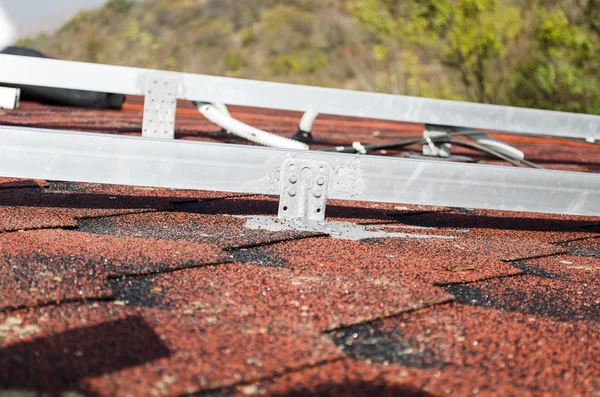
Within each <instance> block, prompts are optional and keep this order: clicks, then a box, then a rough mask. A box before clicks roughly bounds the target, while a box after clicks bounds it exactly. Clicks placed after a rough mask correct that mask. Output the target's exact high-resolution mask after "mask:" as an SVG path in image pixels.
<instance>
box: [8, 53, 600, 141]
mask: <svg viewBox="0 0 600 397" xmlns="http://www.w3.org/2000/svg"><path fill="white" fill-rule="evenodd" d="M151 73H157V72H156V71H153V70H148V69H137V68H130V67H121V66H109V65H100V64H90V63H81V62H72V61H62V60H54V59H40V58H29V57H20V56H15V55H0V82H4V83H10V84H27V85H34V86H47V87H58V88H70V89H80V90H89V91H102V92H112V93H119V94H128V95H144V94H145V93H146V84H147V80H148V79H147V78H148V76H149V74H151ZM160 73H164V76H165V77H170V78H177V79H179V81H180V84H179V90H178V95H177V96H178V98H180V99H188V100H195V101H205V102H213V103H214V102H219V103H226V104H231V105H244V106H256V107H264V108H272V109H284V110H295V111H303V112H304V111H317V112H320V113H324V114H333V115H341V116H355V117H368V118H377V119H386V120H397V121H403V122H411V123H420V124H435V125H445V126H453V127H463V128H477V129H483V130H494V131H502V132H507V133H516V134H519V133H522V134H529V135H542V136H560V137H567V138H577V139H588V140H598V139H600V116H592V115H584V114H575V113H564V112H553V111H546V110H536V109H525V108H516V107H508V106H497V105H484V104H477V103H468V102H456V101H446V100H438V99H428V98H418V97H408V96H399V95H388V94H376V93H368V92H359V91H350V90H341V89H332V88H321V87H310V86H300V85H292V84H281V83H272V82H264V81H255V80H243V79H235V78H227V77H216V76H206V75H198V74H189V73H174V72H160Z"/></svg>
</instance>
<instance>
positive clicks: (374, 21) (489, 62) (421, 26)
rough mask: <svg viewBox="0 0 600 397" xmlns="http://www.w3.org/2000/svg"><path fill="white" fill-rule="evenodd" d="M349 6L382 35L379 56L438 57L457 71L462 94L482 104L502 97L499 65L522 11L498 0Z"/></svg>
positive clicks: (368, 1)
mask: <svg viewBox="0 0 600 397" xmlns="http://www.w3.org/2000/svg"><path fill="white" fill-rule="evenodd" d="M348 10H349V11H350V13H351V14H352V15H353V16H354V17H355V18H356V19H357V21H358V22H359V23H360V24H361V26H363V27H364V28H365V29H367V30H368V31H370V32H372V33H373V34H374V35H375V37H376V38H377V42H376V44H375V45H374V51H375V53H376V54H377V56H378V59H380V60H381V61H387V60H389V57H390V56H393V57H398V56H397V55H396V54H397V53H402V52H404V51H407V50H410V49H413V51H415V50H418V53H419V54H420V55H421V56H422V57H423V56H425V57H435V58H437V60H438V61H439V62H440V63H441V64H442V65H444V66H445V67H447V68H448V69H450V71H452V72H454V73H457V74H458V77H459V79H460V81H461V83H462V86H463V90H462V91H463V93H462V95H461V96H463V97H466V99H469V100H475V101H478V102H491V101H493V100H495V99H497V98H498V92H499V90H500V88H501V87H500V85H501V84H502V83H503V81H504V75H505V71H499V70H498V69H499V68H500V66H502V65H503V64H504V62H502V61H503V58H504V57H505V56H506V54H507V48H508V47H509V46H510V44H511V42H512V41H513V40H514V39H515V37H516V36H517V35H518V33H519V32H520V28H521V21H520V12H519V9H518V8H517V7H516V6H506V5H503V7H499V6H498V4H497V1H496V0H411V1H400V0H373V1H372V0H352V1H350V2H349V3H348ZM499 72H501V73H499Z"/></svg>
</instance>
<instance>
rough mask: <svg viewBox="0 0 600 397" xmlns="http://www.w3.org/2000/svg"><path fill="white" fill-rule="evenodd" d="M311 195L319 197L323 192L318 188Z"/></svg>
mask: <svg viewBox="0 0 600 397" xmlns="http://www.w3.org/2000/svg"><path fill="white" fill-rule="evenodd" d="M313 195H314V196H315V197H316V198H321V196H322V195H323V192H322V191H320V190H315V192H314V193H313Z"/></svg>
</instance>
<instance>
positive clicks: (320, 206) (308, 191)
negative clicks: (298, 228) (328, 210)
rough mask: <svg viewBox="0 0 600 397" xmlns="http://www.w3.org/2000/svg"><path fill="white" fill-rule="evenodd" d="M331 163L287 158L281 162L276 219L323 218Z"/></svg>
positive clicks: (302, 219) (305, 219)
mask: <svg viewBox="0 0 600 397" xmlns="http://www.w3.org/2000/svg"><path fill="white" fill-rule="evenodd" d="M330 170H331V167H330V166H329V164H328V163H326V162H324V161H315V160H302V159H293V158H292V159H288V160H286V161H284V162H283V164H282V166H281V189H280V196H279V214H278V217H279V219H286V220H295V221H301V222H308V221H323V220H324V219H325V206H326V204H327V193H328V188H329V178H330V176H329V174H330Z"/></svg>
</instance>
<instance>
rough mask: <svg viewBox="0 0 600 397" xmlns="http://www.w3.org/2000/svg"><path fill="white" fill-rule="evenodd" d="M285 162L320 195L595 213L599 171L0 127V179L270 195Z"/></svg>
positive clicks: (599, 192)
mask: <svg viewBox="0 0 600 397" xmlns="http://www.w3.org/2000/svg"><path fill="white" fill-rule="evenodd" d="M290 158H296V159H301V160H303V159H306V160H310V161H318V162H326V163H328V164H330V165H331V172H330V173H329V174H330V176H331V180H330V182H329V198H338V199H350V200H364V201H377V202H392V203H393V202H396V203H406V204H425V205H440V206H456V207H466V208H485V209H499V210H513V211H529V212H546V213H557V214H574V215H592V216H598V215H600V175H597V174H587V173H576V172H563V171H548V170H536V169H523V168H512V167H504V166H491V165H473V164H463V163H444V164H442V163H440V162H438V161H429V160H413V159H400V158H391V157H380V156H361V155H350V154H337V153H325V152H306V151H293V150H281V149H271V148H262V147H252V146H242V145H231V144H227V145H224V144H215V143H205V142H192V141H183V140H169V141H165V140H160V139H150V138H139V137H126V136H115V135H107V134H93V133H73V132H64V131H56V130H41V129H29V128H19V127H0V176H5V177H19V178H40V179H49V180H63V181H80V182H94V183H109V184H124V185H137V186H154V187H166V188H182V189H202V190H217V191H228V192H241V193H259V194H279V193H280V190H279V189H280V182H279V175H280V170H281V165H282V164H284V163H285V161H287V160H289V159H290Z"/></svg>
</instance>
